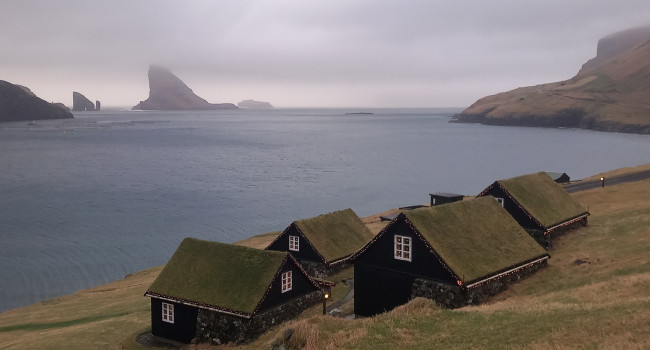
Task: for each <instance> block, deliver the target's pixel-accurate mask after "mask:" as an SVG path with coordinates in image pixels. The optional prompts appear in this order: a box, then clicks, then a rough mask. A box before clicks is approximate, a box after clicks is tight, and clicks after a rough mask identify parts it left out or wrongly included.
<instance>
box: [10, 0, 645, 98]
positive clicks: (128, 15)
mask: <svg viewBox="0 0 650 350" xmlns="http://www.w3.org/2000/svg"><path fill="white" fill-rule="evenodd" d="M649 15H650V3H648V2H647V1H636V0H622V1H616V2H614V1H598V0H597V1H593V0H591V1H587V0H574V1H560V0H547V1H532V2H531V1H520V0H494V1H479V0H467V1H456V2H452V1H431V0H422V1H383V0H379V1H371V0H347V1H342V0H329V1H291V0H277V1H264V0H257V1H256V0H250V1H241V0H239V1H207V0H206V1H198V0H194V1H186V2H178V1H170V0H165V1H152V0H149V1H128V2H127V1H96V2H92V1H70V0H68V1H56V2H53V1H14V0H9V1H3V2H2V3H0V30H1V32H2V34H0V47H3V48H4V50H3V55H2V56H0V79H5V80H9V81H12V82H16V83H22V84H25V85H28V86H29V87H30V88H32V89H33V90H34V91H35V92H36V93H40V94H42V95H44V96H43V97H44V98H46V99H50V100H60V101H62V102H64V103H70V99H71V97H70V96H71V92H72V90H84V91H89V92H88V93H87V94H88V95H93V96H95V95H98V96H97V97H96V98H102V99H104V100H107V102H106V103H105V105H116V104H117V105H134V104H135V103H137V102H138V101H139V100H141V99H144V98H146V94H147V91H148V86H147V85H146V69H147V66H148V65H149V64H151V63H157V64H162V65H165V66H167V67H168V68H170V69H171V70H172V71H173V72H175V73H176V74H177V75H178V76H179V77H181V79H183V80H184V81H186V83H187V84H188V85H189V86H191V87H192V88H194V89H195V91H196V92H197V93H199V94H200V95H201V96H202V97H204V98H206V99H208V100H210V101H214V102H225V101H226V100H227V99H230V102H237V100H240V99H245V98H258V99H261V98H264V97H265V96H268V97H269V98H274V99H277V100H274V101H271V102H272V103H274V104H275V105H285V106H287V105H310V104H312V105H332V106H335V105H356V104H360V103H361V104H368V103H371V104H375V105H377V106H390V105H393V106H409V105H413V104H416V105H418V106H423V105H429V106H436V105H448V104H450V103H451V104H454V105H458V106H464V105H468V104H470V103H472V102H473V101H474V100H475V99H477V98H480V97H482V96H484V95H487V94H492V93H496V92H499V91H501V89H511V88H516V87H518V86H522V85H527V84H535V83H543V82H548V81H553V80H559V79H564V78H569V77H570V76H572V75H573V74H575V73H576V72H577V71H578V69H579V68H580V65H581V64H582V63H584V62H585V61H586V60H588V59H589V58H591V57H593V56H594V55H595V52H596V42H597V40H598V38H600V37H602V36H604V35H606V34H609V33H612V32H614V31H618V30H622V29H626V28H628V27H632V26H637V25H643V24H647V22H648V21H649V19H650V16H649ZM463 84H466V85H464V86H466V87H465V88H463V87H462V86H463ZM391 91H393V95H391ZM252 93H255V94H260V95H265V96H261V97H260V96H252V95H250V94H252ZM327 96H334V97H335V98H331V99H328V98H327ZM319 97H322V100H319Z"/></svg>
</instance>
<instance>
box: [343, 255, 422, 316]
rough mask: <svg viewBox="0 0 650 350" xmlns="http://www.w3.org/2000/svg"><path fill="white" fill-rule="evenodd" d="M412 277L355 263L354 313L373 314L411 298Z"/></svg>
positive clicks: (392, 307)
mask: <svg viewBox="0 0 650 350" xmlns="http://www.w3.org/2000/svg"><path fill="white" fill-rule="evenodd" d="M414 279H415V278H414V277H413V276H411V275H408V274H405V273H402V272H398V271H394V270H386V269H383V268H380V267H376V266H368V265H364V264H362V263H357V264H355V266H354V313H355V314H357V315H360V316H373V315H377V314H380V313H382V312H386V311H390V310H392V309H394V308H395V307H397V306H400V305H403V304H406V303H407V302H408V301H409V300H411V290H412V288H413V281H414Z"/></svg>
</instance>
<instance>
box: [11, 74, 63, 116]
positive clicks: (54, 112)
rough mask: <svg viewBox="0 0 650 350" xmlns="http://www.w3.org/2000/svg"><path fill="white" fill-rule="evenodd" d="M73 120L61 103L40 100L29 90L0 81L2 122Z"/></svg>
mask: <svg viewBox="0 0 650 350" xmlns="http://www.w3.org/2000/svg"><path fill="white" fill-rule="evenodd" d="M68 118H73V116H72V113H70V110H69V109H68V108H67V107H65V106H64V105H63V104H61V103H49V102H47V101H45V100H43V99H41V98H38V97H37V96H36V95H34V93H33V92H32V91H31V90H29V89H28V88H26V87H24V86H21V85H16V84H12V83H10V82H7V81H4V80H0V122H11V121H21V120H25V121H28V120H43V119H68Z"/></svg>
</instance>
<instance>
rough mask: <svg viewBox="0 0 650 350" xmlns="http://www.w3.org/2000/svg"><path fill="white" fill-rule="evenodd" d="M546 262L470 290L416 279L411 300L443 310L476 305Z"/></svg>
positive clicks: (545, 263)
mask: <svg viewBox="0 0 650 350" xmlns="http://www.w3.org/2000/svg"><path fill="white" fill-rule="evenodd" d="M547 261H548V260H542V261H540V262H538V263H535V264H531V265H528V266H526V267H524V268H522V269H520V270H517V271H514V272H512V273H509V274H506V275H502V276H500V277H498V278H494V279H492V280H489V281H487V282H485V283H483V284H480V285H477V286H475V287H472V288H469V289H468V288H466V287H462V286H458V285H453V284H448V283H442V282H436V281H431V280H427V279H424V278H416V279H415V281H414V282H413V287H412V290H411V299H412V298H416V297H424V298H428V299H431V300H434V301H435V302H436V304H438V305H439V306H441V307H444V308H458V307H462V306H465V305H478V304H481V303H483V302H485V301H486V300H487V299H488V298H489V297H491V296H494V295H496V294H497V293H499V292H500V291H502V290H504V289H506V288H507V285H508V284H509V283H513V282H516V281H518V280H520V279H522V278H525V277H526V276H528V275H530V274H532V273H534V272H535V271H537V270H539V269H540V268H542V267H544V266H546V265H547Z"/></svg>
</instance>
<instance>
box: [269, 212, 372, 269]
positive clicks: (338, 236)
mask: <svg viewBox="0 0 650 350" xmlns="http://www.w3.org/2000/svg"><path fill="white" fill-rule="evenodd" d="M372 237H373V234H372V232H370V230H369V229H368V227H366V225H365V224H364V223H363V222H362V221H361V219H360V218H359V217H358V216H357V214H356V213H355V212H354V211H353V210H352V209H345V210H340V211H336V212H332V213H329V214H323V215H319V216H316V217H313V218H310V219H304V220H298V221H294V222H293V223H291V225H289V226H288V227H287V228H286V229H285V230H284V231H283V232H282V233H281V234H280V235H278V237H277V238H276V239H275V240H274V241H273V242H271V244H269V246H268V247H266V249H268V250H277V251H286V252H289V253H291V255H293V256H294V257H295V258H296V259H297V260H298V261H300V263H301V264H302V266H303V268H304V269H305V270H306V271H307V272H308V273H309V274H310V275H312V276H315V277H318V278H324V277H327V276H328V275H330V274H332V273H334V272H336V271H338V270H340V269H342V268H345V267H347V266H349V264H348V258H349V257H350V255H352V254H354V253H355V252H356V251H357V250H359V248H361V247H363V245H364V244H366V243H368V241H369V240H370V239H371V238H372Z"/></svg>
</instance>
